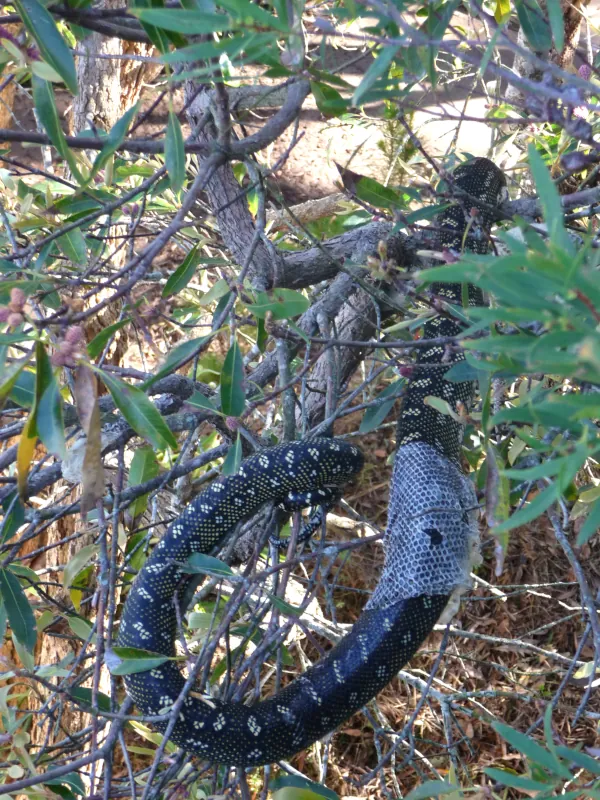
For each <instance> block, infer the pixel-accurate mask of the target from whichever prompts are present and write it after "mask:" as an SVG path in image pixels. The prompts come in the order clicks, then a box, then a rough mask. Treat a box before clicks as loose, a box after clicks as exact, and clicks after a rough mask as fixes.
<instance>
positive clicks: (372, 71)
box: [352, 45, 398, 106]
mask: <svg viewBox="0 0 600 800" xmlns="http://www.w3.org/2000/svg"><path fill="white" fill-rule="evenodd" d="M397 52H398V47H397V46H396V45H388V46H387V47H382V48H381V50H380V51H379V53H378V55H377V58H376V59H375V61H373V63H372V64H371V65H370V67H369V69H368V70H367V71H366V72H365V74H364V76H363V79H362V80H361V82H360V83H359V84H358V86H357V87H356V89H355V90H354V94H353V95H352V105H353V106H359V105H360V104H361V103H362V102H363V101H364V100H365V99H366V96H367V94H368V92H369V90H370V89H371V88H372V87H373V86H374V84H375V83H376V82H377V81H378V80H379V78H381V76H382V75H386V76H387V74H388V72H389V69H390V66H391V64H392V61H393V60H394V57H395V55H396V53H397Z"/></svg>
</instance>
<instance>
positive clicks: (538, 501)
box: [494, 484, 559, 535]
mask: <svg viewBox="0 0 600 800" xmlns="http://www.w3.org/2000/svg"><path fill="white" fill-rule="evenodd" d="M558 496H559V489H558V487H557V486H556V485H555V484H552V485H551V486H548V487H547V488H546V489H544V491H543V492H540V493H539V494H538V495H537V496H536V497H534V499H533V500H532V501H531V502H530V503H527V505H525V506H523V508H520V509H519V510H518V511H517V512H515V513H514V514H513V515H512V517H509V519H507V520H505V521H504V522H501V523H500V524H499V525H498V526H497V527H496V528H494V535H497V534H499V533H506V531H510V530H512V529H513V528H518V527H519V526H520V525H525V524H527V523H528V522H531V521H532V520H534V519H537V518H538V517H539V516H540V514H543V513H544V511H546V510H547V509H548V508H550V506H551V505H552V503H554V502H555V501H556V500H558Z"/></svg>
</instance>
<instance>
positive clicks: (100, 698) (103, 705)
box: [69, 686, 111, 711]
mask: <svg viewBox="0 0 600 800" xmlns="http://www.w3.org/2000/svg"><path fill="white" fill-rule="evenodd" d="M69 694H70V695H71V697H72V698H73V699H74V700H78V701H79V702H80V703H85V704H86V705H88V706H89V707H90V708H92V698H93V691H92V689H89V688H88V687H87V686H76V687H75V688H73V689H69ZM96 702H97V704H98V710H99V711H110V707H111V706H110V697H109V696H108V695H106V694H104V692H97V694H96Z"/></svg>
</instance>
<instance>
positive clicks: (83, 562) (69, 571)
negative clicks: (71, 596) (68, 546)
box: [63, 544, 99, 591]
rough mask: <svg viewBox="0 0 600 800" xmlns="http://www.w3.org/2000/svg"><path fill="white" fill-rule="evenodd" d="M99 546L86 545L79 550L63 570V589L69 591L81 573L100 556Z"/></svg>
mask: <svg viewBox="0 0 600 800" xmlns="http://www.w3.org/2000/svg"><path fill="white" fill-rule="evenodd" d="M98 550H99V546H98V545H97V544H86V545H85V546H84V547H82V548H81V549H80V550H78V551H77V552H76V553H75V555H74V556H73V558H71V559H70V561H69V562H68V564H66V565H65V568H64V570H63V588H64V589H65V590H66V591H68V590H69V588H70V587H71V586H72V584H73V581H74V580H75V578H76V577H77V575H79V573H80V572H81V571H82V570H83V569H84V568H85V567H87V565H88V564H89V563H90V561H92V560H93V559H94V558H95V557H96V556H97V555H98Z"/></svg>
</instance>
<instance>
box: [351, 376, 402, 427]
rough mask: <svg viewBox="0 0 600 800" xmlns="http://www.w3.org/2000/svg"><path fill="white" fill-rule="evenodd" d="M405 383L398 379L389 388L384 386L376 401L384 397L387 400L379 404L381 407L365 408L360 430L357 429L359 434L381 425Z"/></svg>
mask: <svg viewBox="0 0 600 800" xmlns="http://www.w3.org/2000/svg"><path fill="white" fill-rule="evenodd" d="M405 383H406V381H405V380H404V378H400V379H399V380H397V381H394V382H393V383H391V384H390V385H389V386H386V387H385V389H384V390H383V391H382V392H380V393H379V394H378V395H377V399H378V400H382V399H383V398H384V397H386V398H389V399H387V400H386V401H385V402H384V403H381V405H378V406H374V407H373V408H367V410H366V411H365V413H364V416H363V418H362V420H361V422H360V428H359V429H358V432H359V433H370V432H371V431H374V430H375V429H376V428H378V427H379V426H380V425H381V423H382V422H383V420H384V419H385V418H386V417H387V415H388V414H389V412H390V411H391V410H392V406H393V405H394V403H395V402H396V398H397V397H398V395H399V394H400V392H401V391H402V388H403V386H404V384H405Z"/></svg>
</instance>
